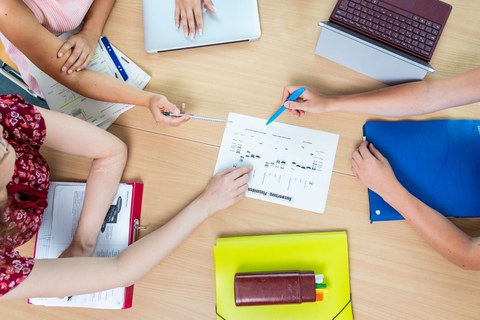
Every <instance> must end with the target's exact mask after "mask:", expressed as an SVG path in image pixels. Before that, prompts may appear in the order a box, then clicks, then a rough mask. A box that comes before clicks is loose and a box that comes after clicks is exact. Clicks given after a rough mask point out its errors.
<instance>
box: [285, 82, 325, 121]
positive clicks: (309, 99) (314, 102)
mask: <svg viewBox="0 0 480 320" xmlns="http://www.w3.org/2000/svg"><path fill="white" fill-rule="evenodd" d="M299 88H305V91H304V92H303V93H302V94H301V95H300V96H299V97H298V98H297V99H295V100H294V101H288V100H287V99H288V97H289V96H290V95H292V94H293V92H295V91H296V90H298V89H299ZM327 102H328V98H327V97H326V96H323V95H320V94H318V93H316V92H315V91H313V90H311V89H310V88H307V87H305V86H302V87H298V86H287V87H285V89H283V98H282V103H283V105H284V106H285V107H286V108H287V111H288V112H290V113H292V114H294V115H296V116H299V117H300V116H303V115H304V114H305V112H311V113H321V112H326V111H327Z"/></svg>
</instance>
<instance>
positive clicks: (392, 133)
mask: <svg viewBox="0 0 480 320" xmlns="http://www.w3.org/2000/svg"><path fill="white" fill-rule="evenodd" d="M363 130H364V136H365V138H366V140H367V141H369V142H371V143H373V144H374V145H375V147H377V149H378V150H380V152H381V153H382V154H383V155H384V156H385V157H386V158H387V159H388V160H389V162H390V164H391V166H392V168H393V171H394V172H395V175H396V176H397V178H398V180H399V181H400V182H401V183H402V185H403V186H404V187H405V188H406V189H407V190H408V191H409V192H411V193H412V194H413V195H415V196H416V197H417V198H419V199H420V200H422V201H423V202H425V203H426V204H427V205H429V206H430V207H432V208H434V209H436V210H438V211H439V212H441V213H442V214H444V215H445V216H447V217H480V120H431V121H400V122H384V121H369V122H367V123H365V125H364V127H363ZM368 196H369V201H370V221H371V222H374V221H386V220H400V219H403V217H402V216H401V215H400V214H399V213H398V212H397V211H396V210H395V209H393V208H392V207H391V206H389V205H388V204H387V203H386V202H385V201H383V199H382V198H381V197H380V196H378V195H377V194H376V193H375V192H373V191H371V190H368Z"/></svg>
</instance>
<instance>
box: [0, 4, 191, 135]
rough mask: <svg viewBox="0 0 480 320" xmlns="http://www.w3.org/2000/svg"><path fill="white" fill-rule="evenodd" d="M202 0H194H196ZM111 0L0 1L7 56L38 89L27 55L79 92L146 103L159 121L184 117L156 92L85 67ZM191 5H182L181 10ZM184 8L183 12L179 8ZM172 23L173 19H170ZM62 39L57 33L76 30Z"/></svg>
mask: <svg viewBox="0 0 480 320" xmlns="http://www.w3.org/2000/svg"><path fill="white" fill-rule="evenodd" d="M199 1H200V0H198V2H199ZM114 3H115V0H77V1H59V0H23V1H21V0H6V1H2V2H0V38H1V40H2V42H3V44H4V47H5V50H6V52H7V54H8V55H9V56H10V59H11V60H12V61H13V62H14V63H15V64H16V65H17V67H18V69H19V72H20V74H21V76H22V78H23V79H24V81H25V82H26V83H27V85H28V86H29V87H30V88H32V89H33V90H34V91H35V92H36V93H37V94H40V95H42V92H41V90H40V88H39V86H38V83H37V81H36V80H35V79H34V78H33V77H32V76H31V75H30V66H29V62H28V61H29V60H30V61H31V62H32V63H33V64H35V65H36V66H37V67H38V68H39V69H40V70H42V71H44V72H45V73H46V74H48V75H49V76H50V77H52V78H53V79H55V80H56V81H58V82H59V83H61V84H63V85H64V86H66V87H67V88H69V89H71V90H73V91H75V92H77V93H79V94H81V95H82V96H85V97H88V98H92V99H96V100H101V101H108V102H116V103H124V104H132V105H137V106H144V107H147V108H149V110H150V112H151V113H152V115H153V118H154V119H155V121H156V122H157V123H158V124H161V125H170V126H178V125H180V124H181V123H183V122H185V121H186V120H188V117H168V116H165V115H163V113H162V112H173V113H179V112H183V109H182V110H179V108H177V106H176V105H175V104H173V103H171V102H170V101H168V99H167V98H166V97H165V96H163V95H160V94H155V93H153V92H148V91H143V90H140V89H138V88H136V87H134V86H131V85H129V84H126V83H124V82H123V81H122V80H118V79H115V78H113V77H109V76H107V75H105V74H102V73H99V72H95V71H90V70H87V69H85V68H86V67H87V66H88V64H89V63H90V61H91V59H92V57H93V54H94V51H95V47H96V44H97V41H98V40H99V38H100V36H101V35H102V32H103V27H104V25H105V22H106V20H107V18H108V16H109V14H110V11H111V10H112V7H113V5H114ZM190 5H193V4H185V5H184V7H185V8H186V9H184V10H183V11H185V12H189V11H188V8H189V6H190ZM183 11H182V12H183ZM172 23H173V21H172ZM78 27H81V29H80V31H79V32H78V33H77V34H75V35H72V36H70V37H69V38H68V39H67V40H66V41H65V42H63V41H62V40H60V39H59V38H57V36H58V35H60V34H62V33H65V32H70V31H73V30H76V29H77V28H78Z"/></svg>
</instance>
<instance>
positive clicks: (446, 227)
mask: <svg viewBox="0 0 480 320" xmlns="http://www.w3.org/2000/svg"><path fill="white" fill-rule="evenodd" d="M382 197H383V198H384V200H385V201H386V202H387V203H389V204H390V205H391V206H392V207H393V208H395V210H397V211H398V212H399V213H400V214H401V215H402V216H403V217H404V218H405V220H406V221H407V222H408V223H409V224H410V225H411V226H412V227H413V229H414V230H415V231H416V232H418V233H419V234H420V236H421V237H422V238H423V239H424V240H425V241H427V243H428V244H429V245H431V246H432V247H433V248H434V249H435V250H437V251H438V252H439V253H440V254H442V255H443V256H444V257H445V258H447V259H448V260H450V261H451V262H453V263H454V264H456V265H458V266H460V267H462V268H479V267H480V266H476V265H475V263H474V262H473V260H472V254H471V253H472V252H473V246H474V241H473V239H472V238H471V237H469V236H468V235H467V234H465V233H464V232H463V231H461V230H460V229H459V228H458V227H457V226H455V225H454V224H453V223H452V222H451V221H450V220H449V219H447V218H446V217H445V216H443V215H442V214H440V213H439V212H438V211H436V210H434V209H432V208H430V207H429V206H427V205H426V204H425V203H423V202H422V201H420V200H419V199H417V198H416V197H414V196H413V195H412V194H410V193H409V192H408V191H407V190H406V189H405V188H404V187H403V186H401V185H400V183H398V184H397V185H395V186H394V187H393V188H392V189H391V192H389V193H388V194H387V195H383V196H382ZM477 264H478V263H477Z"/></svg>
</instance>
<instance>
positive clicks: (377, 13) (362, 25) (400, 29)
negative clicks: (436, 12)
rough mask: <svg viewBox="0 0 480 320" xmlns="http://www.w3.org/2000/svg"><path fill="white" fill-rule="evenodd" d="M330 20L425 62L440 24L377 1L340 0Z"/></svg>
mask: <svg viewBox="0 0 480 320" xmlns="http://www.w3.org/2000/svg"><path fill="white" fill-rule="evenodd" d="M330 20H331V21H334V22H337V23H339V24H342V25H346V26H348V27H349V28H350V29H352V30H357V31H360V32H361V33H363V34H366V35H368V36H371V37H373V38H376V39H378V40H381V41H383V42H385V43H387V44H389V45H391V46H394V47H397V48H399V49H401V50H404V51H407V52H409V53H411V54H413V55H415V56H417V57H420V58H421V59H423V60H427V61H429V60H430V58H431V57H432V54H433V50H434V48H435V46H436V44H437V42H438V38H439V36H440V33H441V31H442V27H443V26H442V25H440V24H438V23H435V22H433V21H430V20H427V19H425V18H423V17H419V16H416V15H414V14H412V13H410V12H408V11H404V10H402V9H399V8H397V7H394V6H392V5H390V4H388V3H384V2H381V1H379V0H342V1H341V2H340V3H339V5H338V6H337V8H336V10H334V11H333V13H332V15H331V17H330Z"/></svg>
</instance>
